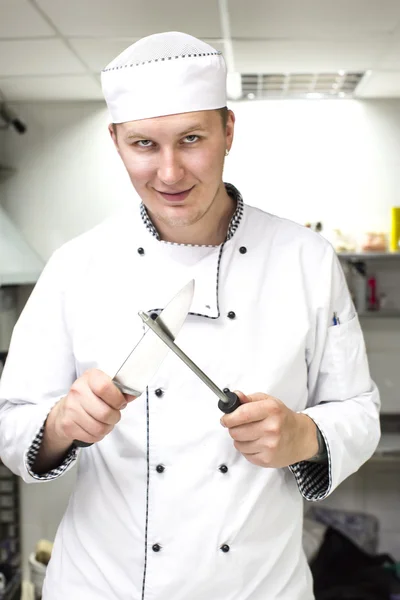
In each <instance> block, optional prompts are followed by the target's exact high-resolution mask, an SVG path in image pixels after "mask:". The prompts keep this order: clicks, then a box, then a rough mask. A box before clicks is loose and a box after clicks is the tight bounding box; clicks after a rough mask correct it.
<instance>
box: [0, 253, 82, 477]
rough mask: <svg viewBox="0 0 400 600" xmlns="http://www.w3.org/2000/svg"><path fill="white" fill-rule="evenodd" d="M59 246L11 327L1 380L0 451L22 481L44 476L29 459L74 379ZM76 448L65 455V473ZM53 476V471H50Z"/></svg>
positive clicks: (71, 463)
mask: <svg viewBox="0 0 400 600" xmlns="http://www.w3.org/2000/svg"><path fill="white" fill-rule="evenodd" d="M61 257H62V253H61V251H57V252H56V253H55V254H54V255H53V256H52V258H51V259H50V260H49V262H48V263H47V265H46V267H45V269H44V270H43V273H42V274H41V277H40V278H39V281H38V282H37V284H36V286H35V288H34V290H33V292H32V294H31V296H30V298H29V300H28V302H27V303H26V306H25V308H24V310H23V312H22V314H21V316H20V318H19V320H18V322H17V324H16V326H15V327H14V331H13V335H12V339H11V344H10V349H9V353H8V357H7V360H6V364H5V366H4V370H3V373H2V377H1V381H0V455H1V459H2V461H3V462H4V464H5V465H6V466H7V467H8V468H9V469H10V470H11V471H13V472H14V473H15V474H17V475H20V476H21V477H22V478H23V480H24V481H26V482H27V483H29V482H33V481H38V479H43V480H45V479H46V477H43V478H40V477H39V476H35V474H34V473H32V470H31V468H30V463H31V462H32V457H33V454H32V452H34V451H35V444H36V446H37V440H38V439H40V433H41V431H42V429H43V426H44V423H45V420H46V418H47V415H48V413H49V412H50V410H51V408H52V407H53V406H54V404H55V403H56V402H57V401H58V400H59V399H60V398H62V397H63V396H64V395H65V394H66V393H67V392H68V390H69V389H70V387H71V384H72V383H73V382H74V380H75V378H76V374H75V361H74V356H73V352H72V345H71V340H70V335H69V332H68V328H67V325H66V321H65V318H64V291H63V282H64V279H65V277H66V271H65V269H64V265H63V260H62V258H61ZM77 454H78V452H76V451H75V452H74V453H73V454H71V455H70V456H68V457H67V458H68V460H67V463H68V464H66V468H65V469H59V473H58V472H57V474H61V473H63V472H66V471H67V470H68V468H70V467H71V466H72V465H73V464H74V463H75V461H76V458H77ZM52 475H53V477H52V478H54V473H52Z"/></svg>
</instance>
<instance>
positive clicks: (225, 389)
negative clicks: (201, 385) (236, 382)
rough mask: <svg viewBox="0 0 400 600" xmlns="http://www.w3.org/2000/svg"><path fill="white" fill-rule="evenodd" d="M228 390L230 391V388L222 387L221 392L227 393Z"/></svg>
mask: <svg viewBox="0 0 400 600" xmlns="http://www.w3.org/2000/svg"><path fill="white" fill-rule="evenodd" d="M230 391H231V390H230V389H229V388H224V389H223V392H224V394H227V393H228V392H230Z"/></svg>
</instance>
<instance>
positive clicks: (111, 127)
mask: <svg viewBox="0 0 400 600" xmlns="http://www.w3.org/2000/svg"><path fill="white" fill-rule="evenodd" d="M108 131H109V134H110V136H111V139H112V141H113V142H114V146H115V147H116V149H117V152H118V154H119V146H118V138H117V128H116V126H115V125H113V123H110V124H109V126H108Z"/></svg>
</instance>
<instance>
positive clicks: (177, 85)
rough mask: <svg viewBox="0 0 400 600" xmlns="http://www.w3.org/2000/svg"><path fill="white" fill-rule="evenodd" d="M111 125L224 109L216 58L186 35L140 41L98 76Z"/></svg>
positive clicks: (221, 67)
mask: <svg viewBox="0 0 400 600" xmlns="http://www.w3.org/2000/svg"><path fill="white" fill-rule="evenodd" d="M101 83H102V88H103V93H104V97H105V100H106V102H107V106H108V109H109V112H110V116H111V120H112V122H113V123H124V122H126V121H136V120H140V119H149V118H152V117H161V116H164V115H173V114H179V113H185V112H194V111H198V110H211V109H216V108H223V107H224V106H226V103H227V97H226V65H225V61H224V59H223V57H222V54H221V52H219V51H218V50H215V49H214V48H213V47H212V46H209V44H206V43H205V42H202V41H201V40H198V39H197V38H195V37H193V36H191V35H188V34H186V33H179V32H177V31H169V32H166V33H157V34H155V35H150V36H148V37H145V38H142V39H141V40H139V41H138V42H135V43H134V44H132V45H131V46H129V48H127V49H126V50H124V51H123V52H122V53H121V54H120V55H119V56H117V58H115V59H114V60H113V61H112V62H111V63H110V64H109V65H108V66H107V67H106V68H105V69H104V70H103V71H102V73H101Z"/></svg>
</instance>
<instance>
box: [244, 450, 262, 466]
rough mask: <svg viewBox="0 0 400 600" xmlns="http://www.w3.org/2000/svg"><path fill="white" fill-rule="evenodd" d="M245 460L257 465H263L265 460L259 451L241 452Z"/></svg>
mask: <svg viewBox="0 0 400 600" xmlns="http://www.w3.org/2000/svg"><path fill="white" fill-rule="evenodd" d="M243 456H244V457H245V459H246V460H248V461H249V462H250V463H251V464H252V465H256V466H257V467H265V466H266V465H265V462H264V460H263V456H262V454H261V453H258V454H243Z"/></svg>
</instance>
